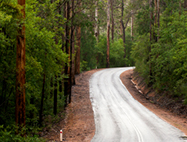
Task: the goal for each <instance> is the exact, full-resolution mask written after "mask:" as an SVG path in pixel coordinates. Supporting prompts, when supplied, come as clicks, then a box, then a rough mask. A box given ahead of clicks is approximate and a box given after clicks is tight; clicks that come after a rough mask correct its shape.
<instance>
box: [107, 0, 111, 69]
mask: <svg viewBox="0 0 187 142" xmlns="http://www.w3.org/2000/svg"><path fill="white" fill-rule="evenodd" d="M106 67H107V68H109V67H110V0H108V3H107V54H106Z"/></svg>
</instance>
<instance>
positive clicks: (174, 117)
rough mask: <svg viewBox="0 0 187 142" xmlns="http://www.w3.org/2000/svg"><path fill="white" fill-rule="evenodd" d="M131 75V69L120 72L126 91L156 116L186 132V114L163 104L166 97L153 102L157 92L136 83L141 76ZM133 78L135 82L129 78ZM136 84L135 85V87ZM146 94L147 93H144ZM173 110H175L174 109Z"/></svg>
mask: <svg viewBox="0 0 187 142" xmlns="http://www.w3.org/2000/svg"><path fill="white" fill-rule="evenodd" d="M132 75H133V70H128V71H126V72H124V73H122V74H121V76H120V77H121V80H122V82H123V84H124V85H125V86H126V88H127V89H128V91H129V92H130V93H131V95H132V96H133V97H134V98H135V99H136V100H138V101H139V102H140V103H141V104H142V105H144V106H145V107H146V108H148V109H149V110H150V111H152V112H153V113H155V114H156V115H157V116H158V117H160V118H162V119H163V120H165V121H167V122H168V123H170V124H171V125H173V126H175V127H177V128H178V129H180V130H181V131H183V132H184V133H185V134H187V118H186V115H183V114H180V113H179V112H180V109H178V110H176V109H175V108H174V107H173V108H172V107H171V108H169V109H168V106H167V105H165V104H164V103H165V102H166V99H167V100H168V98H164V99H163V100H165V102H164V101H160V100H161V97H159V98H160V100H159V99H156V102H159V101H160V102H159V103H155V98H157V96H158V95H157V94H156V93H155V91H153V90H152V91H150V88H148V87H145V86H146V85H145V83H138V82H140V80H141V78H136V79H134V78H133V77H132ZM132 78H133V82H134V83H135V84H136V85H135V84H133V83H132V82H131V79H132ZM135 86H136V87H135ZM137 89H140V90H141V91H140V92H141V93H140V92H139V91H137ZM145 94H148V95H145ZM174 110H175V111H174Z"/></svg>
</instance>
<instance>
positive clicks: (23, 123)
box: [0, 0, 187, 141]
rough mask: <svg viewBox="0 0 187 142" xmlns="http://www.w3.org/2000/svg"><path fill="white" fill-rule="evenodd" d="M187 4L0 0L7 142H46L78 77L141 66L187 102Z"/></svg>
mask: <svg viewBox="0 0 187 142" xmlns="http://www.w3.org/2000/svg"><path fill="white" fill-rule="evenodd" d="M186 43H187V0H162V1H160V0H0V54H1V55H0V78H1V79H0V141H45V140H43V139H42V138H40V137H39V135H38V132H39V131H41V130H42V128H43V127H44V126H45V125H46V123H47V121H48V117H49V116H51V117H52V118H53V120H52V121H53V122H55V121H58V120H59V115H58V114H59V113H61V114H62V117H63V116H64V115H65V113H64V110H65V108H66V106H67V105H68V104H69V103H71V87H72V85H74V84H75V75H77V74H80V73H81V72H83V71H88V70H91V69H96V68H109V67H127V66H135V67H136V69H135V70H136V71H137V72H138V73H139V74H140V75H141V76H142V77H143V78H144V79H145V80H146V83H147V84H148V85H152V86H153V87H154V89H156V90H157V91H158V92H161V91H162V92H167V93H169V94H170V95H171V97H173V98H175V99H178V100H182V101H183V103H184V104H187V58H186V55H187V44H186Z"/></svg>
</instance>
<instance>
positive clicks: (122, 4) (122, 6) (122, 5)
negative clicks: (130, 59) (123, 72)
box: [121, 0, 126, 66]
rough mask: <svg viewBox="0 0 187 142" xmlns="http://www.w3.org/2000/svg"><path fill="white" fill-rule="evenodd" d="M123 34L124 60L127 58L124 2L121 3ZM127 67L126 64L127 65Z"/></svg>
mask: <svg viewBox="0 0 187 142" xmlns="http://www.w3.org/2000/svg"><path fill="white" fill-rule="evenodd" d="M121 2H122V3H121V32H122V39H123V46H124V58H126V48H125V28H126V27H125V26H124V23H123V11H124V2H123V0H122V1H121ZM125 66H126V64H125Z"/></svg>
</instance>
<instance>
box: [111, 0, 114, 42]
mask: <svg viewBox="0 0 187 142" xmlns="http://www.w3.org/2000/svg"><path fill="white" fill-rule="evenodd" d="M111 20H112V28H111V35H112V42H114V0H111Z"/></svg>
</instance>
